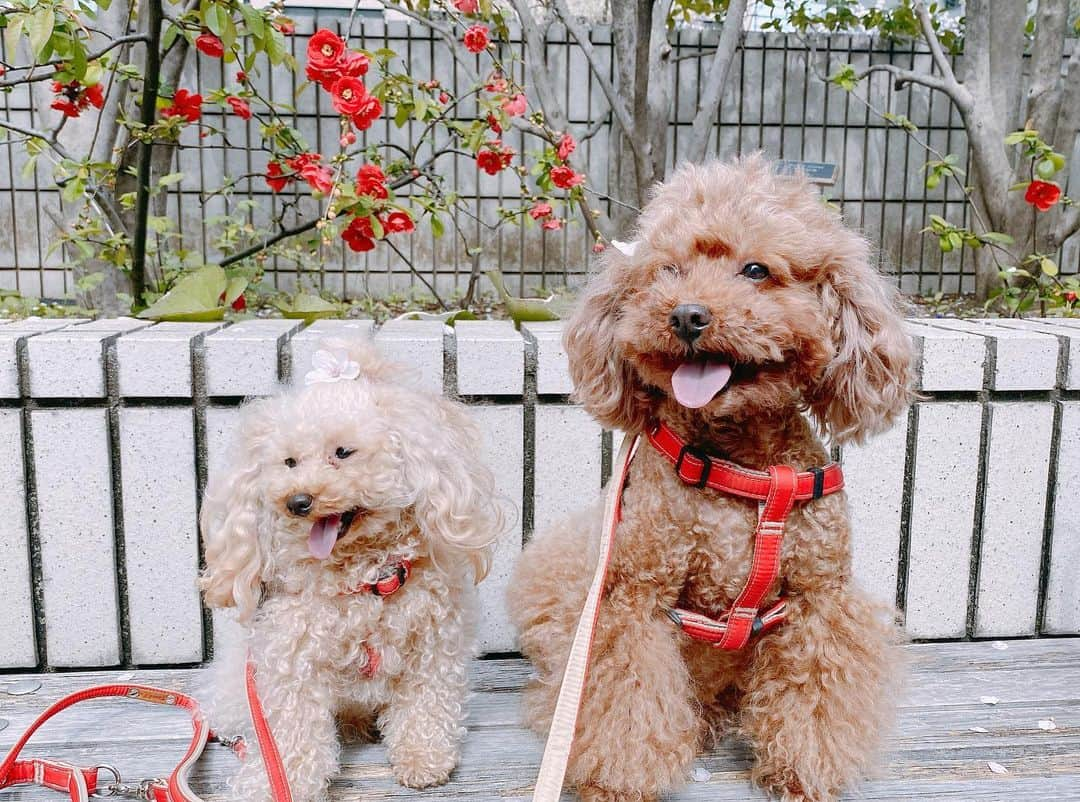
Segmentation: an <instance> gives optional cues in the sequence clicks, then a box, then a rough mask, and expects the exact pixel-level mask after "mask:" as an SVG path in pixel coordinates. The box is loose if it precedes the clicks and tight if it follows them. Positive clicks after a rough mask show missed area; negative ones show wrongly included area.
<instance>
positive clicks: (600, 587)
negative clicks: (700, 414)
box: [533, 435, 638, 802]
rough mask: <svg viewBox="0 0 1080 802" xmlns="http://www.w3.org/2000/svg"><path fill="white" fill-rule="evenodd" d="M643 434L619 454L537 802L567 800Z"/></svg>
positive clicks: (538, 782)
mask: <svg viewBox="0 0 1080 802" xmlns="http://www.w3.org/2000/svg"><path fill="white" fill-rule="evenodd" d="M637 445H638V435H634V436H632V437H631V436H629V435H627V436H626V437H624V438H623V441H622V447H621V448H620V449H619V455H618V457H616V459H615V465H616V466H618V474H616V475H614V476H612V477H611V481H610V482H609V483H608V493H607V502H606V503H605V505H604V523H603V528H602V529H601V530H600V554H599V558H598V559H597V561H596V573H595V574H593V579H592V585H590V586H589V594H588V595H587V596H586V597H585V606H584V607H582V608H581V617H580V618H579V619H578V625H577V631H576V632H575V633H574V640H573V643H572V644H571V646H570V656H569V658H568V659H567V662H566V671H565V672H564V673H563V680H562V686H561V687H560V688H559V699H558V701H557V702H556V704H555V715H554V716H553V717H552V719H551V729H550V730H549V731H548V738H547V745H546V746H545V747H544V757H543V759H542V760H541V761H540V773H539V774H538V775H537V777H536V788H535V790H534V791H533V802H558V800H559V797H560V796H561V795H562V786H563V779H564V778H565V777H566V766H567V763H568V762H569V760H570V748H571V747H572V746H573V743H574V733H575V732H576V731H577V719H578V711H579V710H580V709H581V696H582V692H583V691H584V689H585V678H586V676H587V675H588V673H589V652H590V650H591V649H592V641H593V632H594V631H595V630H596V617H597V613H598V612H599V610H600V598H601V596H602V595H603V592H604V581H605V579H606V578H607V569H608V563H609V562H610V561H611V549H612V546H613V545H614V543H615V527H616V526H617V525H618V523H619V508H620V503H621V500H622V491H623V486H624V485H625V484H626V475H627V473H629V471H630V463H631V462H632V461H633V459H634V454H635V453H636V452H637Z"/></svg>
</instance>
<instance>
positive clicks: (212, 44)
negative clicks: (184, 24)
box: [195, 33, 225, 58]
mask: <svg viewBox="0 0 1080 802" xmlns="http://www.w3.org/2000/svg"><path fill="white" fill-rule="evenodd" d="M195 47H197V48H199V52H200V53H203V54H205V55H207V56H210V58H221V57H222V56H224V55H225V45H224V44H223V43H222V41H221V40H220V39H218V38H217V37H216V36H214V34H212V33H202V34H199V35H198V36H196V37H195Z"/></svg>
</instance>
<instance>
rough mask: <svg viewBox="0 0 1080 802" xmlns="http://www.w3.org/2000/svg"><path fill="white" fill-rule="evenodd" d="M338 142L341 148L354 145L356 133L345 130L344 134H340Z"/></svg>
mask: <svg viewBox="0 0 1080 802" xmlns="http://www.w3.org/2000/svg"><path fill="white" fill-rule="evenodd" d="M338 143H339V144H340V145H341V147H343V148H347V147H349V145H355V144H356V134H354V133H353V132H352V131H346V132H345V133H344V134H342V135H341V139H339V140H338Z"/></svg>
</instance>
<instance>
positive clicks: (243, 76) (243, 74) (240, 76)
mask: <svg viewBox="0 0 1080 802" xmlns="http://www.w3.org/2000/svg"><path fill="white" fill-rule="evenodd" d="M236 80H237V82H238V83H244V81H246V80H247V73H246V72H244V71H243V70H240V71H239V72H237V73H236Z"/></svg>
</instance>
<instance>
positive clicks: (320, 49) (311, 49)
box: [307, 28, 345, 71]
mask: <svg viewBox="0 0 1080 802" xmlns="http://www.w3.org/2000/svg"><path fill="white" fill-rule="evenodd" d="M344 54H345V40H344V39H342V38H341V37H340V36H338V35H337V34H336V33H334V32H333V31H329V30H327V29H326V28H320V29H319V30H317V31H315V33H314V35H312V37H311V38H310V39H309V40H308V46H307V57H308V66H309V67H313V68H315V69H316V70H323V71H330V70H334V71H336V67H337V63H338V61H339V60H340V59H341V57H342V56H343V55H344Z"/></svg>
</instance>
